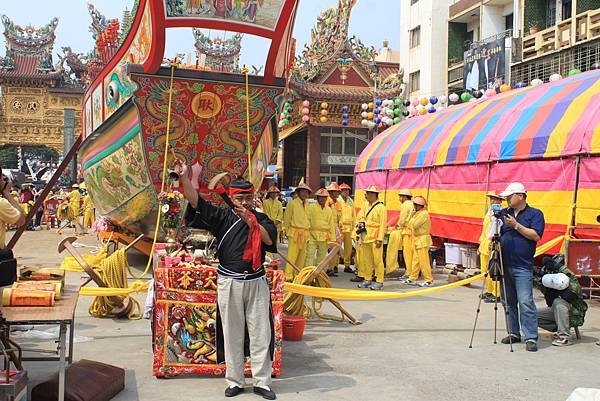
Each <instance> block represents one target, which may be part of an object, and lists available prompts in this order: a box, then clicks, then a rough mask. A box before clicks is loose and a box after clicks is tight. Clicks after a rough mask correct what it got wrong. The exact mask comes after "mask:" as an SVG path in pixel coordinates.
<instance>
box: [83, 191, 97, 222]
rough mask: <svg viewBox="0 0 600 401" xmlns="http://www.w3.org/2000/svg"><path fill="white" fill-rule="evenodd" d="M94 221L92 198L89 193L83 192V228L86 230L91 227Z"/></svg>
mask: <svg viewBox="0 0 600 401" xmlns="http://www.w3.org/2000/svg"><path fill="white" fill-rule="evenodd" d="M94 221H96V216H95V215H94V205H93V204H92V198H91V197H90V194H89V193H88V194H85V196H84V197H83V228H85V229H86V230H87V229H88V228H91V227H92V225H93V224H94Z"/></svg>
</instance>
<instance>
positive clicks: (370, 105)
mask: <svg viewBox="0 0 600 401" xmlns="http://www.w3.org/2000/svg"><path fill="white" fill-rule="evenodd" d="M374 107H375V105H374V104H373V102H369V109H371V110H373V108H374Z"/></svg>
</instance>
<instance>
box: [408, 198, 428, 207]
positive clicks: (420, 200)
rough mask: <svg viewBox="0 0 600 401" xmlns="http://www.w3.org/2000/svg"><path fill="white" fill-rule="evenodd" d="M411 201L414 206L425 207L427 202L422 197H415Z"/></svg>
mask: <svg viewBox="0 0 600 401" xmlns="http://www.w3.org/2000/svg"><path fill="white" fill-rule="evenodd" d="M412 201H413V203H414V204H415V205H420V206H423V207H425V206H427V200H426V199H425V198H424V197H422V196H415V197H414V198H413V199H412Z"/></svg>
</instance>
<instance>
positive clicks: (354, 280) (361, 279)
mask: <svg viewBox="0 0 600 401" xmlns="http://www.w3.org/2000/svg"><path fill="white" fill-rule="evenodd" d="M350 281H352V282H353V283H362V282H363V281H365V279H364V278H362V277H360V276H356V277H354V278H351V279H350Z"/></svg>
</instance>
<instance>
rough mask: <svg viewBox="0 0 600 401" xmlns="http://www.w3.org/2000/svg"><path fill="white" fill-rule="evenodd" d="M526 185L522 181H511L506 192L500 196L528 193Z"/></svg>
mask: <svg viewBox="0 0 600 401" xmlns="http://www.w3.org/2000/svg"><path fill="white" fill-rule="evenodd" d="M526 193H527V191H526V190H525V186H524V185H523V184H521V183H520V182H511V183H510V184H508V186H507V187H506V189H505V190H504V192H502V193H500V196H502V197H507V196H510V195H513V194H526Z"/></svg>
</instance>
